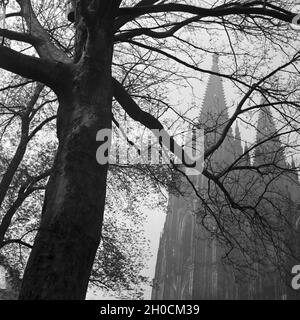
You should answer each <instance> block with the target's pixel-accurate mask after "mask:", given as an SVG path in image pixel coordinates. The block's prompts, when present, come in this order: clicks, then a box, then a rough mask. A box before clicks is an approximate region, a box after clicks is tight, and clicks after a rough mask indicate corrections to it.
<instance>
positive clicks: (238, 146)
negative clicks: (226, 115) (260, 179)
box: [234, 123, 243, 157]
mask: <svg viewBox="0 0 300 320" xmlns="http://www.w3.org/2000/svg"><path fill="white" fill-rule="evenodd" d="M234 142H235V143H234V147H235V153H236V155H237V156H238V157H240V156H241V155H242V154H243V148H242V138H241V132H240V128H239V125H238V123H236V126H235V135H234Z"/></svg>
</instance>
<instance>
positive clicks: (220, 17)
mask: <svg viewBox="0 0 300 320" xmlns="http://www.w3.org/2000/svg"><path fill="white" fill-rule="evenodd" d="M16 2H17V3H18V5H19V7H20V11H15V12H14V11H12V12H8V14H7V18H10V19H15V17H21V21H24V24H25V25H26V27H24V29H23V30H22V26H21V25H18V26H16V27H14V28H13V29H12V30H8V29H2V30H0V35H2V36H4V37H5V38H6V39H9V40H11V41H13V42H15V41H17V42H19V43H22V46H23V48H26V46H28V45H29V46H30V47H31V49H30V50H28V51H27V53H28V54H24V53H22V52H18V50H15V49H11V48H9V47H7V46H5V43H3V44H2V45H1V47H0V67H1V68H3V69H5V70H7V71H9V72H12V73H16V74H18V75H20V76H22V77H25V78H28V79H32V80H34V81H38V82H40V83H43V84H44V85H46V86H48V87H50V88H51V89H52V90H53V91H54V92H55V94H56V95H57V99H58V103H59V107H58V112H57V136H58V140H59V146H58V150H57V154H56V158H55V163H54V167H53V169H52V173H51V176H50V179H49V182H48V185H47V190H46V195H45V201H44V206H43V212H42V219H41V224H40V228H39V231H38V234H37V236H36V239H35V242H34V246H33V249H32V252H31V255H30V258H29V260H28V263H27V267H26V271H25V274H24V278H23V283H22V289H21V293H20V299H83V298H84V297H85V293H86V289H87V285H88V279H89V277H90V273H91V269H92V265H93V261H94V258H95V254H96V250H97V248H98V246H99V242H100V238H101V226H102V221H103V212H104V204H105V194H106V179H107V170H108V166H107V165H99V164H98V163H97V162H96V158H95V155H96V150H97V147H98V143H97V142H96V139H95V137H96V133H97V132H98V131H99V130H101V129H110V128H111V122H112V100H113V98H115V100H116V101H117V102H118V103H119V105H120V106H121V107H122V109H123V110H124V111H125V112H126V113H127V114H128V115H129V116H130V117H132V118H133V119H134V120H136V121H138V122H140V123H142V124H143V125H144V126H146V127H147V128H149V129H162V128H163V125H162V124H161V122H160V121H159V120H158V119H157V117H155V116H154V115H151V113H148V112H146V111H144V110H143V109H142V108H140V106H139V105H138V104H137V103H136V101H135V100H133V98H132V97H131V96H130V94H129V93H128V92H127V91H126V89H125V88H124V86H123V85H122V84H121V83H120V81H121V79H118V72H117V71H116V72H115V76H114V77H112V67H113V61H114V59H113V54H114V53H115V54H117V53H118V49H119V48H121V50H119V54H120V55H122V54H124V52H126V49H127V48H128V45H129V46H130V47H131V48H133V47H140V48H141V49H143V50H146V51H151V52H154V53H157V54H158V55H159V56H163V57H164V58H167V59H169V60H170V61H174V62H176V63H179V64H182V65H184V66H185V67H186V68H191V69H193V70H195V71H205V70H201V69H200V68H199V67H198V66H197V63H196V61H195V60H193V59H194V57H193V56H189V55H188V54H189V50H186V51H184V50H182V54H179V55H178V56H175V55H174V54H172V53H171V52H170V51H169V50H168V49H170V48H172V47H173V44H174V41H175V42H176V43H177V44H178V45H177V49H181V45H186V44H185V43H184V41H185V39H178V38H176V35H175V33H177V32H179V31H180V30H183V29H184V30H187V32H189V33H190V34H191V36H193V37H195V42H197V41H198V40H196V39H197V38H196V34H197V30H198V29H201V28H205V27H207V28H208V29H209V28H211V31H212V32H214V28H215V26H216V24H217V25H219V26H223V27H224V28H226V30H227V31H228V32H229V31H230V30H232V32H233V33H236V34H238V33H240V34H242V35H243V36H245V37H247V36H249V37H250V36H253V37H259V36H261V35H262V36H263V37H265V38H268V37H270V41H274V43H276V44H278V45H280V44H281V43H283V42H282V41H283V40H282V39H283V38H284V37H285V36H286V30H287V27H286V23H290V22H291V21H292V20H293V18H294V17H295V14H294V13H292V12H291V11H290V9H291V8H290V5H284V4H283V3H279V4H274V3H273V2H272V3H268V2H267V3H265V2H264V1H247V2H244V1H237V2H232V1H225V2H223V3H222V4H220V5H218V4H216V5H207V7H200V6H198V5H197V4H196V5H194V2H193V1H173V2H172V1H157V0H142V1H139V2H136V1H121V0H115V1H111V0H101V1H89V0H87V1H83V0H82V1H76V2H75V1H74V3H75V4H76V6H75V8H74V28H75V30H74V31H75V34H74V38H72V37H73V35H72V32H70V31H69V33H67V34H68V35H70V38H69V39H66V38H68V37H66V36H65V35H64V36H63V37H62V38H60V41H57V40H56V39H57V34H59V33H60V31H59V28H54V29H51V30H49V29H50V28H48V27H47V23H49V21H47V20H46V19H45V18H43V11H42V10H43V8H45V7H43V6H41V7H40V6H39V5H40V1H30V0H16ZM31 2H32V3H31ZM47 3H48V2H47ZM32 4H33V5H35V9H33V8H32ZM48 4H49V3H48ZM55 5H57V6H58V7H59V6H61V4H59V3H57V2H55ZM58 7H56V8H58ZM53 8H54V7H50V10H53ZM45 12H46V11H45ZM54 12H55V13H57V15H58V16H59V13H58V12H59V11H55V9H54ZM38 13H40V16H39V17H40V20H38V18H37V15H38ZM52 13H53V11H52ZM42 20H43V22H44V23H43V24H42V23H41V22H40V21H42ZM54 20H55V19H54ZM19 21H20V20H19ZM55 21H58V24H59V25H60V26H62V29H64V27H63V24H66V21H64V22H63V18H60V19H59V17H58V19H56V20H55ZM284 22H286V23H284ZM62 29H61V30H62ZM273 31H274V34H272V33H273ZM55 33H57V34H55ZM68 40H71V41H68ZM72 40H73V41H74V42H73V43H74V48H72V45H70V43H71V42H72ZM164 41H165V42H166V44H165V45H164ZM168 41H170V42H169V44H168ZM199 42H201V39H199ZM191 44H192V45H193V46H194V47H195V46H197V43H194V44H193V43H191ZM191 44H187V46H188V47H189V48H191ZM21 48H22V47H21ZM122 48H124V49H122ZM163 48H166V50H163ZM32 49H34V51H32ZM21 50H22V49H21ZM21 50H20V51H21ZM127 50H128V49H127ZM199 50H200V52H201V50H209V49H207V48H205V47H204V46H203V47H201V48H200V49H199ZM36 54H37V55H38V57H37V56H36ZM181 55H182V56H181ZM297 58H298V56H295V57H294V61H295V60H297ZM291 63H292V62H291ZM245 65H246V64H245ZM282 68H283V67H282ZM242 71H243V70H240V69H237V70H236V71H234V72H233V73H232V74H230V75H223V76H224V77H227V78H229V79H232V80H233V81H235V83H236V84H237V85H243V86H244V88H248V92H247V93H246V94H245V95H244V98H243V99H242V101H241V103H240V104H239V105H238V106H237V108H236V112H235V117H236V116H238V115H239V113H240V110H241V108H242V106H243V105H244V102H245V101H247V99H248V98H249V97H250V96H251V95H252V93H253V92H255V91H256V90H258V91H259V90H260V89H261V90H262V86H261V85H262V84H263V83H264V82H266V80H267V79H268V77H266V76H262V77H261V78H259V79H255V76H254V77H253V83H251V84H249V82H248V80H247V76H245V77H244V78H245V79H244V80H245V81H243V80H241V77H242V75H243V72H242ZM127 72H128V73H130V69H128V70H127ZM274 73H275V71H274V72H273V73H272V74H274ZM248 74H249V73H248ZM129 92H130V91H129ZM234 119H235V118H234V117H233V118H232V120H231V121H230V122H229V123H228V126H227V127H229V126H231V125H232V123H233V121H234ZM224 132H225V131H224ZM223 140H224V137H221V138H220V139H219V141H218V142H217V143H216V144H215V145H214V146H213V147H212V148H211V149H210V150H208V151H207V152H206V155H205V156H206V157H208V156H209V155H210V154H212V153H213V152H214V151H215V150H216V149H217V148H218V147H219V146H220V145H221V144H222V142H223ZM204 175H205V176H206V177H208V178H212V179H213V181H214V182H215V183H216V184H217V185H218V186H219V187H220V188H221V190H222V191H224V192H225V189H224V188H222V187H221V184H220V180H219V179H218V178H216V177H215V176H214V175H213V174H212V173H211V172H209V170H205V171H204ZM227 198H228V199H230V197H227Z"/></svg>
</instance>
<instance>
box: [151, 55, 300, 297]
mask: <svg viewBox="0 0 300 320" xmlns="http://www.w3.org/2000/svg"><path fill="white" fill-rule="evenodd" d="M212 71H214V72H216V73H218V72H219V68H218V59H217V57H216V56H214V58H213V68H212ZM228 119H229V116H228V109H227V107H226V102H225V97H224V92H223V85H222V80H221V78H220V77H218V76H215V75H212V76H210V79H209V82H208V86H207V90H206V94H205V98H204V103H203V109H202V111H201V115H200V118H199V123H200V125H201V126H202V127H203V126H204V127H205V128H209V129H210V131H207V132H209V133H207V134H206V135H205V149H206V150H207V149H208V148H209V147H210V146H211V145H213V143H214V142H215V141H217V139H219V137H220V135H221V134H222V132H223V129H224V127H225V125H226V123H227V121H228ZM212 128H213V130H211V129H212ZM256 131H257V134H256V141H257V142H259V141H263V140H264V139H265V138H266V137H269V136H270V134H271V135H272V133H273V132H274V133H275V131H276V128H275V124H274V120H273V118H272V115H271V111H270V109H269V107H264V108H262V109H261V111H259V118H258V123H257V126H256ZM244 149H245V150H246V151H247V146H245V148H244ZM243 153H244V150H243V147H242V144H241V137H240V132H239V128H238V126H236V129H235V134H234V135H233V132H232V130H231V129H230V130H229V132H228V135H227V136H226V138H225V140H224V142H223V144H222V145H221V146H220V147H219V148H218V149H217V150H216V151H215V152H214V153H213V155H212V156H211V158H210V159H209V160H208V162H206V165H207V166H208V167H209V169H210V170H211V171H213V172H214V173H220V172H221V171H222V170H223V169H224V168H226V165H228V164H230V163H232V162H234V161H237V163H238V164H239V165H241V166H244V167H246V166H249V165H250V161H251V165H255V166H259V167H260V168H261V170H262V171H263V170H272V168H271V169H270V167H266V168H264V163H270V162H273V163H274V168H273V169H274V172H266V175H257V174H256V173H255V172H252V171H250V170H248V171H245V170H241V171H234V172H233V173H230V174H229V175H230V176H229V178H230V179H227V182H226V183H227V187H228V188H229V190H230V193H231V194H234V195H235V196H234V198H235V200H236V201H238V203H239V204H241V205H242V204H243V203H244V201H246V200H247V201H248V202H249V199H253V202H254V201H256V199H257V198H258V197H259V195H260V194H262V193H263V188H264V187H265V185H269V187H268V191H267V192H266V193H265V194H264V197H265V199H263V200H262V201H260V204H259V207H260V210H261V212H264V218H265V219H266V221H269V223H270V224H272V223H273V224H274V225H276V223H277V224H278V221H279V220H280V219H279V212H281V214H284V215H285V217H286V220H287V221H288V223H290V224H291V225H293V226H296V223H297V220H298V221H299V217H300V214H299V212H300V210H299V205H298V201H299V195H300V185H299V180H298V176H297V174H295V173H290V174H286V172H287V170H286V169H289V168H293V167H295V165H294V163H292V165H289V164H288V163H287V162H286V159H285V154H284V151H283V149H282V147H281V143H280V140H279V138H278V137H276V136H275V137H274V138H272V139H271V140H270V141H268V142H267V143H263V144H261V145H259V146H258V147H257V148H256V149H255V152H254V159H251V160H250V156H249V154H246V155H245V156H242V155H243ZM267 168H268V169H267ZM246 172H247V173H246ZM283 173H285V174H283ZM275 176H276V178H274V177H275ZM271 177H272V178H271ZM268 179H269V180H268ZM272 179H273V181H271V180H272ZM228 181H232V183H231V184H230V185H229V184H228ZM177 182H178V186H179V189H180V190H181V194H173V193H171V194H170V196H169V204H168V209H167V217H166V221H165V225H164V230H163V233H162V235H161V239H160V244H159V250H158V255H157V263H156V270H155V278H154V280H153V290H152V299H153V300H168V299H175V300H190V299H192V300H201V299H293V298H297V293H296V292H293V290H291V289H290V288H289V284H290V278H289V276H288V270H291V266H292V265H293V264H296V263H297V259H296V258H293V259H292V258H287V257H285V256H282V261H280V262H279V264H280V265H281V267H286V270H287V274H284V275H283V274H280V272H279V271H278V270H277V268H276V267H275V266H274V265H273V264H272V259H273V258H274V259H277V258H275V253H274V252H273V251H274V248H273V247H272V246H270V248H264V250H262V245H261V243H260V242H259V239H255V238H254V237H253V236H252V233H253V230H251V228H252V227H251V225H249V223H248V222H247V221H246V220H245V221H244V220H243V215H240V216H241V220H240V221H238V222H237V221H236V220H234V221H233V220H232V216H231V215H230V210H232V209H229V204H228V202H227V201H225V200H224V195H223V194H222V191H220V190H219V189H218V188H216V187H215V186H214V184H213V183H209V182H208V180H207V178H205V177H204V176H202V175H200V176H198V177H197V178H196V177H193V183H194V186H196V188H197V190H198V191H199V193H200V195H202V196H203V198H206V200H207V201H210V202H211V208H213V207H214V208H215V211H213V210H212V211H211V212H209V211H208V210H207V209H203V204H202V202H201V200H200V198H199V197H197V196H196V195H195V193H194V190H193V189H192V188H191V186H190V185H189V184H188V183H187V182H186V179H185V178H183V179H182V180H181V181H177ZM250 186H251V187H250ZM208 190H209V192H208ZM208 193H209V196H210V198H209V199H208V198H207V197H208ZM272 206H274V207H272ZM277 209H278V215H277V212H276V210H277ZM214 213H216V214H218V215H223V217H222V219H223V220H222V221H224V226H226V227H227V228H228V227H229V228H230V223H232V232H233V233H234V232H236V233H237V239H239V241H241V242H244V243H247V241H248V242H249V259H250V251H251V250H252V251H253V252H254V253H253V252H252V251H251V254H252V257H251V259H252V260H251V261H252V262H249V264H251V267H252V269H253V271H252V273H251V272H247V273H245V272H243V270H244V269H243V268H239V266H238V263H237V262H239V261H240V262H241V261H243V259H242V258H245V257H241V255H242V253H241V252H239V251H238V250H235V247H234V246H233V249H232V252H231V256H232V257H233V258H234V259H235V262H236V265H235V264H234V263H232V264H226V263H223V262H224V252H225V251H224V249H223V246H222V245H220V244H219V242H218V240H217V238H216V237H214V233H215V234H217V233H218V232H221V231H222V230H221V228H222V226H218V225H217V223H216V219H214ZM237 223H239V224H240V226H239V228H237ZM298 223H299V222H298ZM299 224H300V223H299ZM241 231H243V232H244V234H241V233H242V232H241ZM256 232H259V230H256ZM278 234H280V235H279V236H278V239H280V238H281V239H284V241H285V242H288V243H290V245H291V246H298V247H300V243H299V242H298V243H297V241H295V239H297V238H299V235H297V236H296V235H295V234H293V232H292V231H286V232H285V231H284V232H282V231H280V233H278ZM263 236H264V235H263V231H262V237H263ZM278 239H276V240H274V241H279V240H278ZM251 243H252V244H251ZM235 245H236V246H238V243H236V244H235ZM251 245H253V246H254V248H253V249H251ZM267 246H268V245H267ZM294 249H295V248H294ZM296 251H297V248H296V249H295V250H294V252H296ZM299 253H300V252H299V251H298V254H299ZM253 255H255V257H256V258H255V257H254V258H253ZM245 256H246V258H247V252H246V253H245ZM246 260H247V259H246ZM298 264H299V261H298ZM233 266H234V267H233Z"/></svg>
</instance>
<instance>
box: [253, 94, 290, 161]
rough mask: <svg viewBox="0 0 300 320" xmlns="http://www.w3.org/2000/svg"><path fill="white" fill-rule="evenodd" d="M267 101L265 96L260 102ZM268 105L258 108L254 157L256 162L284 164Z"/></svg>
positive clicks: (282, 153)
mask: <svg viewBox="0 0 300 320" xmlns="http://www.w3.org/2000/svg"><path fill="white" fill-rule="evenodd" d="M264 103H267V101H266V100H265V98H263V99H262V104H264ZM277 133H278V131H277V129H276V126H275V122H274V118H273V116H272V112H271V109H270V106H265V107H263V108H261V109H260V111H259V115H258V121H257V128H256V143H257V144H258V146H257V147H256V148H255V155H254V159H255V162H256V163H257V164H262V163H266V164H269V163H276V164H281V165H282V164H284V163H285V160H284V152H283V149H282V145H281V142H280V139H279V137H278V136H276V135H277ZM263 141H265V142H263Z"/></svg>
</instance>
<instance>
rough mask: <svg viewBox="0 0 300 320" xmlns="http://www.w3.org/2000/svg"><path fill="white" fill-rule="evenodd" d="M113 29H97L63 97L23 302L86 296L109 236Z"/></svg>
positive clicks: (61, 98) (23, 290) (69, 79)
mask: <svg viewBox="0 0 300 320" xmlns="http://www.w3.org/2000/svg"><path fill="white" fill-rule="evenodd" d="M109 29H110V28H104V27H101V28H97V31H96V32H95V34H93V37H91V38H90V39H89V42H88V44H87V48H86V53H85V54H84V55H83V56H82V58H81V60H80V61H79V62H78V63H77V64H76V65H75V67H74V66H73V67H70V76H69V78H68V79H66V86H65V88H63V89H61V90H60V91H59V92H58V98H59V103H60V105H59V110H58V123H57V127H58V138H59V147H58V151H57V154H56V159H55V163H54V170H53V173H52V175H51V177H50V179H49V182H48V185H47V190H46V195H45V201H44V207H43V212H42V218H41V224H40V228H39V231H38V233H37V236H36V239H35V242H34V246H33V249H32V252H31V255H30V258H29V260H28V263H27V266H26V270H25V274H24V278H23V282H22V287H21V292H20V296H19V299H84V298H85V295H86V291H87V286H88V281H89V277H90V273H91V269H92V265H93V261H94V258H95V254H96V250H97V248H98V246H99V242H100V237H101V226H102V221H103V212H104V203H105V193H106V177H107V168H108V166H107V165H99V164H98V163H97V161H96V151H97V148H98V147H99V143H98V144H97V142H96V134H97V132H98V131H99V130H100V129H107V128H108V129H110V128H111V115H112V111H111V104H112V84H111V59H112V36H111V35H110V33H109V31H107V30H109Z"/></svg>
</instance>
